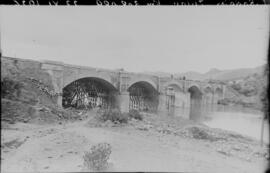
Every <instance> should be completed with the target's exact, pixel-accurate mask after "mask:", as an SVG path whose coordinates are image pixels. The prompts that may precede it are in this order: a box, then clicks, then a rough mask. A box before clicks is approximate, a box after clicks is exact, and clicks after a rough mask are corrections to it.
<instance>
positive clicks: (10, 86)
mask: <svg viewBox="0 0 270 173" xmlns="http://www.w3.org/2000/svg"><path fill="white" fill-rule="evenodd" d="M22 87H23V84H22V83H20V82H18V81H16V80H13V79H10V78H8V77H4V78H3V79H1V97H3V98H13V97H18V96H20V93H21V89H22Z"/></svg>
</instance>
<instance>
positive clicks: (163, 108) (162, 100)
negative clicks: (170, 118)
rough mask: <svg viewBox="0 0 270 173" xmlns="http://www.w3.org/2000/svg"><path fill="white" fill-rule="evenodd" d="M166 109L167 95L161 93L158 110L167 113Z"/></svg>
mask: <svg viewBox="0 0 270 173" xmlns="http://www.w3.org/2000/svg"><path fill="white" fill-rule="evenodd" d="M166 111H167V107H166V95H165V94H164V93H160V94H159V96H158V112H160V113H165V112H166Z"/></svg>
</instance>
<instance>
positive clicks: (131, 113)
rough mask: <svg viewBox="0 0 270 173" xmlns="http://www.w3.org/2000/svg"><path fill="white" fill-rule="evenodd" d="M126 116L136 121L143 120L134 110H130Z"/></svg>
mask: <svg viewBox="0 0 270 173" xmlns="http://www.w3.org/2000/svg"><path fill="white" fill-rule="evenodd" d="M128 115H129V117H130V118H134V119H136V120H143V116H142V114H140V112H139V111H138V110H136V109H131V110H130V111H129V114H128Z"/></svg>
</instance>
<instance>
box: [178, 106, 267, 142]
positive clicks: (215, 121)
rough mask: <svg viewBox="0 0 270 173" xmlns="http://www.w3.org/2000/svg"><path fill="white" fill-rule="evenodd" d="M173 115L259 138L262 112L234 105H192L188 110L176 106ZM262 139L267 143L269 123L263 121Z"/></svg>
mask: <svg viewBox="0 0 270 173" xmlns="http://www.w3.org/2000/svg"><path fill="white" fill-rule="evenodd" d="M173 114H174V115H176V116H177V115H178V116H179V115H181V116H184V117H186V118H190V119H192V120H195V121H197V122H200V123H203V124H205V125H207V126H209V127H212V128H219V129H224V130H229V131H233V132H237V133H239V134H242V135H245V136H249V137H252V138H254V139H256V140H261V131H262V130H261V129H262V118H263V113H262V112H260V111H258V110H252V109H248V108H243V107H239V106H238V107H236V106H221V105H219V106H210V107H200V106H198V105H195V106H192V107H191V109H190V110H184V109H181V108H176V109H174V111H173ZM263 141H264V142H265V143H269V125H268V122H267V120H265V121H264V130H263Z"/></svg>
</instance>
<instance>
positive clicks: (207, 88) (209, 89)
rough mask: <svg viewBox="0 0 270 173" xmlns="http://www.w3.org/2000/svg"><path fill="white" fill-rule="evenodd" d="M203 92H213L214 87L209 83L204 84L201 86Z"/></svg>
mask: <svg viewBox="0 0 270 173" xmlns="http://www.w3.org/2000/svg"><path fill="white" fill-rule="evenodd" d="M203 92H204V93H213V92H214V89H213V88H212V86H211V85H206V86H205V87H204V88H203Z"/></svg>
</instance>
